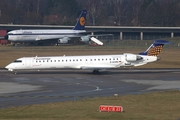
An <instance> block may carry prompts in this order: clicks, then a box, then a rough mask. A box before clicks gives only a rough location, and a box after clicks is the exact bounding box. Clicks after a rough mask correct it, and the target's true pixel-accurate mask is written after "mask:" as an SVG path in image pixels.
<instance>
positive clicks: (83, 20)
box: [80, 17, 85, 26]
mask: <svg viewBox="0 0 180 120" xmlns="http://www.w3.org/2000/svg"><path fill="white" fill-rule="evenodd" d="M80 25H81V26H84V25H85V18H84V17H81V18H80Z"/></svg>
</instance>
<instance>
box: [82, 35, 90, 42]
mask: <svg viewBox="0 0 180 120" xmlns="http://www.w3.org/2000/svg"><path fill="white" fill-rule="evenodd" d="M80 41H82V42H89V36H82V37H81V38H80Z"/></svg>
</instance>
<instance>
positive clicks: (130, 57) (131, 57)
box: [124, 53, 143, 62]
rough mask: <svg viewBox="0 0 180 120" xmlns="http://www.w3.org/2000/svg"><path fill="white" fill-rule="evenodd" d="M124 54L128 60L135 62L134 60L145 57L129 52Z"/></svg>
mask: <svg viewBox="0 0 180 120" xmlns="http://www.w3.org/2000/svg"><path fill="white" fill-rule="evenodd" d="M124 56H125V60H126V61H128V62H134V61H137V60H141V59H143V58H142V57H141V56H138V55H135V54H127V53H126V54H124Z"/></svg>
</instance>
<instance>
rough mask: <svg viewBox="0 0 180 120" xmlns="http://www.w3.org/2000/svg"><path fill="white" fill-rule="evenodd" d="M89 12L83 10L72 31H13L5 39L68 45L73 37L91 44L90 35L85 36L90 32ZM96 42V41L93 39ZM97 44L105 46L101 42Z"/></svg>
mask: <svg viewBox="0 0 180 120" xmlns="http://www.w3.org/2000/svg"><path fill="white" fill-rule="evenodd" d="M86 13H87V10H82V12H81V14H80V16H79V19H78V21H77V23H76V25H75V27H74V28H73V29H72V30H67V29H61V30H54V29H42V30H13V31H10V32H8V33H7V35H6V36H5V37H4V38H5V39H7V40H9V41H11V42H41V43H42V42H45V41H47V40H51V41H52V40H55V41H56V43H64V44H65V43H68V41H69V40H71V38H72V37H80V41H82V42H89V40H90V39H91V36H90V35H84V34H87V33H89V32H87V31H86V30H85V22H86ZM93 40H94V39H93ZM96 41H98V43H97V44H99V43H100V44H99V45H103V44H102V42H101V41H99V40H97V39H96Z"/></svg>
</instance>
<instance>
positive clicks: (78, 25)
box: [73, 10, 87, 30]
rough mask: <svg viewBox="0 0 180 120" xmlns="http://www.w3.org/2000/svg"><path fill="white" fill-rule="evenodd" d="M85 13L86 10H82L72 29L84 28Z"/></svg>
mask: <svg viewBox="0 0 180 120" xmlns="http://www.w3.org/2000/svg"><path fill="white" fill-rule="evenodd" d="M86 13H87V10H82V12H81V14H80V16H79V18H78V21H77V23H76V25H75V27H74V28H73V30H85V29H84V28H85V23H86Z"/></svg>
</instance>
